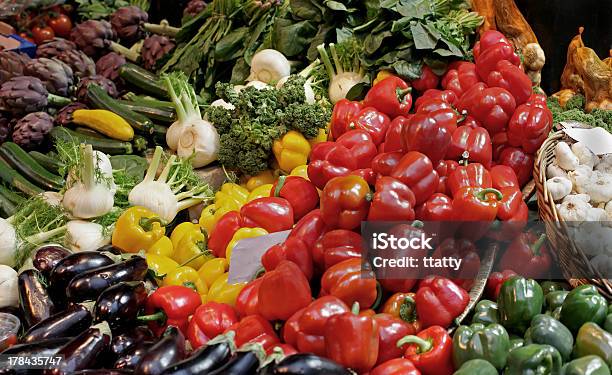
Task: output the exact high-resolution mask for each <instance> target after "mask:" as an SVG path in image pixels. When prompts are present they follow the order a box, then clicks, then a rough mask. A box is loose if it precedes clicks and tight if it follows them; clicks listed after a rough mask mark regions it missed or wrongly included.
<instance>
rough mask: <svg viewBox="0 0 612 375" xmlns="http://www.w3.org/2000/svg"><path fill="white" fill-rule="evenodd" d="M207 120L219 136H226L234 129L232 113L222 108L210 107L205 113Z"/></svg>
mask: <svg viewBox="0 0 612 375" xmlns="http://www.w3.org/2000/svg"><path fill="white" fill-rule="evenodd" d="M205 115H206V118H207V119H208V121H210V122H211V123H212V124H213V125H214V126H215V128H216V129H217V132H218V133H219V134H225V133H227V132H229V131H230V129H231V127H232V121H233V119H232V112H231V111H230V110H228V109H227V108H223V107H220V106H209V107H208V108H206V111H205Z"/></svg>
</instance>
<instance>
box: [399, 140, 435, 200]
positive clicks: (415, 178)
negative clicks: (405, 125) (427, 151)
mask: <svg viewBox="0 0 612 375" xmlns="http://www.w3.org/2000/svg"><path fill="white" fill-rule="evenodd" d="M391 177H393V178H395V179H397V180H400V181H401V182H403V183H404V184H406V185H407V186H408V187H409V188H410V190H412V192H413V193H414V197H415V199H416V204H417V205H419V204H421V203H423V202H425V201H426V200H427V199H428V198H429V197H430V196H431V195H432V194H433V193H435V191H436V189H437V188H438V183H439V182H440V180H439V177H438V172H436V171H435V170H434V168H433V164H432V163H431V160H430V159H429V158H428V157H427V156H426V155H424V154H422V153H420V152H417V151H410V152H408V153H406V155H404V156H403V157H402V159H401V160H400V162H399V164H398V165H397V166H396V167H395V168H393V171H392V172H391Z"/></svg>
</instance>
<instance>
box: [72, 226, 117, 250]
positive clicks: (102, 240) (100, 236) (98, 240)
mask: <svg viewBox="0 0 612 375" xmlns="http://www.w3.org/2000/svg"><path fill="white" fill-rule="evenodd" d="M110 240H111V237H110V236H109V235H108V234H105V233H104V227H103V226H102V225H100V224H97V223H92V222H89V221H85V220H72V221H69V222H68V224H66V234H65V236H64V245H65V246H66V247H68V248H69V249H70V250H72V251H75V252H80V251H94V250H98V249H99V248H101V247H102V246H104V245H108V244H109V243H110Z"/></svg>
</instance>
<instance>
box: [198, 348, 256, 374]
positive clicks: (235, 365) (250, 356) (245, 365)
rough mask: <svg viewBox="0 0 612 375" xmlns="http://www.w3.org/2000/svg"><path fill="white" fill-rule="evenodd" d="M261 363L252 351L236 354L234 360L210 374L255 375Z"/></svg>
mask: <svg viewBox="0 0 612 375" xmlns="http://www.w3.org/2000/svg"><path fill="white" fill-rule="evenodd" d="M259 364H260V361H259V357H257V354H255V352H252V351H241V352H238V353H236V355H234V357H232V359H230V360H229V361H228V362H227V363H226V364H224V365H223V366H221V367H219V368H218V369H216V370H214V371H212V372H208V374H210V375H213V374H214V375H254V374H256V373H257V368H258V367H259Z"/></svg>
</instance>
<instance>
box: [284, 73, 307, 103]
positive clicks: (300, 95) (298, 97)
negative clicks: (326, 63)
mask: <svg viewBox="0 0 612 375" xmlns="http://www.w3.org/2000/svg"><path fill="white" fill-rule="evenodd" d="M305 83H306V78H304V77H302V76H299V75H296V74H293V75H291V76H289V78H288V79H287V81H286V82H285V83H284V84H283V86H282V87H281V88H280V89H278V90H277V93H278V100H279V101H280V102H281V103H283V104H284V105H290V104H293V103H304V102H305V101H306V94H305V92H304V84H305Z"/></svg>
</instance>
